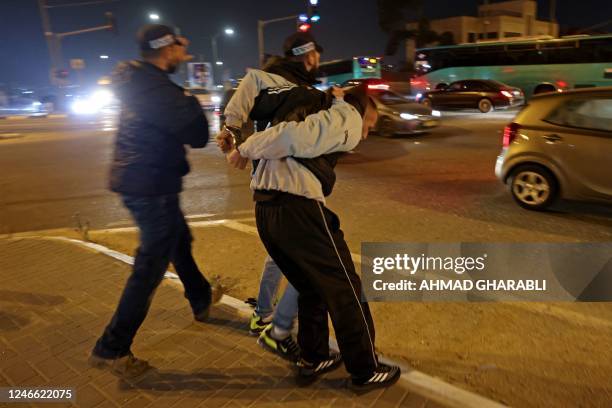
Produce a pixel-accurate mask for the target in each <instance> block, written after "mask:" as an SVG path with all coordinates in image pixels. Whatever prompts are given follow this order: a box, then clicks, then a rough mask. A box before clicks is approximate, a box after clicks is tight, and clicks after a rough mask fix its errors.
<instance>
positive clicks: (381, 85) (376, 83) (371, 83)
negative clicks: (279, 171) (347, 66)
mask: <svg viewBox="0 0 612 408" xmlns="http://www.w3.org/2000/svg"><path fill="white" fill-rule="evenodd" d="M361 84H367V85H368V87H369V88H370V89H390V87H389V85H388V84H387V83H386V82H384V81H383V80H382V79H380V78H359V79H349V80H348V81H344V82H343V83H342V85H340V86H341V87H342V88H346V87H348V86H357V85H361Z"/></svg>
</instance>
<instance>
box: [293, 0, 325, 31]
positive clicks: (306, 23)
mask: <svg viewBox="0 0 612 408" xmlns="http://www.w3.org/2000/svg"><path fill="white" fill-rule="evenodd" d="M318 5H319V0H308V14H306V13H302V14H300V15H299V16H298V21H297V29H298V31H300V32H303V33H305V32H307V31H310V29H311V28H312V25H313V24H315V23H318V22H319V21H320V20H321V15H320V14H319V11H318V10H317V6H318Z"/></svg>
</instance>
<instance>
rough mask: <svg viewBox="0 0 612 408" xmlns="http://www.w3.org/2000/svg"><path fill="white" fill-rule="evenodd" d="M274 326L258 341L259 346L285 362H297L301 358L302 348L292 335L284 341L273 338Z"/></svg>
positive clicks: (264, 332) (269, 326) (268, 328)
mask: <svg viewBox="0 0 612 408" xmlns="http://www.w3.org/2000/svg"><path fill="white" fill-rule="evenodd" d="M272 327H273V326H272V324H269V325H268V326H267V327H266V328H265V329H263V331H262V332H261V334H260V335H259V338H258V339H257V344H259V345H260V346H261V347H263V348H264V349H266V350H269V351H271V352H273V353H276V354H278V355H279V356H281V357H282V358H284V359H285V360H289V361H292V362H295V361H297V360H298V358H299V356H300V346H298V344H297V343H296V342H295V341H294V340H293V338H292V337H291V335H289V336H287V337H285V338H284V339H282V340H278V339H275V338H274V337H272V333H271V331H272Z"/></svg>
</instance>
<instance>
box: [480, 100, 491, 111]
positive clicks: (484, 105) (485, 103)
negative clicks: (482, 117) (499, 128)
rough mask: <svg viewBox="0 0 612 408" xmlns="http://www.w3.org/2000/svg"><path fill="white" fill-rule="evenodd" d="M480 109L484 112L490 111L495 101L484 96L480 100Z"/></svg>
mask: <svg viewBox="0 0 612 408" xmlns="http://www.w3.org/2000/svg"><path fill="white" fill-rule="evenodd" d="M478 109H479V110H480V111H481V112H482V113H489V112H491V111H492V110H493V102H491V101H490V100H489V99H486V98H483V99H481V100H479V101H478Z"/></svg>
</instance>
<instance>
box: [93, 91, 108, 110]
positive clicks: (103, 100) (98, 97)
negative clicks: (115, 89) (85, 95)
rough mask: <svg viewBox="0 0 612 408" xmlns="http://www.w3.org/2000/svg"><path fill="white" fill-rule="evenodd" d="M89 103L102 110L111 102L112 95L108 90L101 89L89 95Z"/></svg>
mask: <svg viewBox="0 0 612 408" xmlns="http://www.w3.org/2000/svg"><path fill="white" fill-rule="evenodd" d="M91 102H92V103H94V104H96V105H98V106H99V107H101V108H103V107H105V106H108V105H110V104H111V103H112V102H113V94H112V92H111V91H109V90H106V89H101V90H99V91H96V92H94V94H93V95H91Z"/></svg>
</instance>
